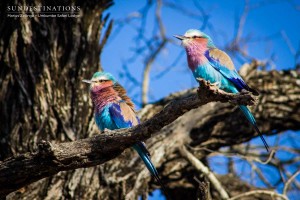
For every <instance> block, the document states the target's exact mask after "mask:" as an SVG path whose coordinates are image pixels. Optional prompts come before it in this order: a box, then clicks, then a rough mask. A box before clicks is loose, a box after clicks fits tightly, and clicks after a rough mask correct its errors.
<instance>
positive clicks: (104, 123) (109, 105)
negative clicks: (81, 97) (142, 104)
mask: <svg viewBox="0 0 300 200" xmlns="http://www.w3.org/2000/svg"><path fill="white" fill-rule="evenodd" d="M82 81H83V82H85V83H88V84H90V97H91V100H92V102H93V107H94V119H95V122H96V125H97V126H98V128H99V129H100V130H102V131H103V130H104V129H110V130H115V129H121V128H130V127H133V126H136V125H138V124H139V123H140V120H139V118H138V117H137V115H136V112H135V110H134V104H133V102H132V101H131V99H130V98H129V97H128V96H127V92H126V90H125V89H124V88H123V87H122V86H121V85H120V84H119V83H118V82H117V80H116V79H115V78H114V76H113V75H112V74H110V73H108V72H96V73H94V75H93V76H92V78H91V79H90V80H86V79H84V80H82ZM133 148H134V149H135V150H136V151H137V153H138V154H139V156H140V158H141V159H142V160H143V162H144V163H145V165H146V167H147V169H148V170H149V171H150V173H151V174H152V176H153V177H154V178H155V179H156V181H157V182H158V183H159V184H160V185H161V187H162V189H163V191H164V192H165V190H166V189H165V187H164V185H163V183H162V181H161V179H160V177H159V174H158V172H157V170H156V168H155V166H154V165H153V163H152V161H151V158H150V153H149V152H148V150H147V148H146V146H145V143H144V142H137V143H136V144H134V145H133Z"/></svg>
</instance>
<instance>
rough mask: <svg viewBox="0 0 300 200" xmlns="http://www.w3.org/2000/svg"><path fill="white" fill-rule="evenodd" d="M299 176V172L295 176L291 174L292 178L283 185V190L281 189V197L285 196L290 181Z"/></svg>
mask: <svg viewBox="0 0 300 200" xmlns="http://www.w3.org/2000/svg"><path fill="white" fill-rule="evenodd" d="M299 174H300V170H298V171H297V172H296V173H295V174H293V176H291V177H290V178H289V179H288V180H287V182H286V183H285V185H284V188H283V195H286V194H287V191H288V188H289V186H290V184H291V183H292V181H293V180H294V179H295V178H296V177H297V176H298V175H299Z"/></svg>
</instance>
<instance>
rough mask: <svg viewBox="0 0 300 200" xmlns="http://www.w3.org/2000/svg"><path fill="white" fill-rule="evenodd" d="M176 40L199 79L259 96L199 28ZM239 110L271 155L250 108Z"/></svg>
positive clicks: (224, 54) (226, 90)
mask: <svg viewBox="0 0 300 200" xmlns="http://www.w3.org/2000/svg"><path fill="white" fill-rule="evenodd" d="M174 37H175V38H177V39H179V40H181V44H182V46H183V47H184V48H185V51H186V55H187V61H188V67H189V68H190V70H191V71H192V73H193V75H194V77H195V78H196V79H198V78H200V79H204V80H206V81H209V82H210V83H211V84H213V85H217V86H218V87H219V88H220V89H221V90H223V91H225V92H228V93H234V94H236V93H239V92H241V91H242V90H247V91H249V92H251V93H253V94H255V95H258V91H257V90H256V89H253V88H251V87H249V86H248V85H247V84H246V83H245V81H244V80H243V79H242V77H241V76H240V75H239V74H238V72H237V70H236V69H235V67H234V64H233V62H232V60H231V58H230V57H229V56H228V54H227V53H225V52H224V51H222V50H220V49H218V48H217V47H216V46H215V45H214V43H213V41H212V39H211V38H210V37H209V36H208V35H207V34H205V33H203V32H201V31H199V30H197V29H189V30H187V31H186V33H185V34H184V35H174ZM239 108H240V109H241V111H242V112H243V114H244V115H245V117H246V118H247V120H248V121H249V122H250V124H251V125H252V126H253V128H254V129H255V131H256V132H257V133H258V135H259V136H260V138H261V140H262V142H263V144H264V146H265V148H266V150H267V152H269V145H268V144H267V142H266V140H265V139H264V137H263V135H262V133H261V131H260V130H259V129H258V127H257V123H256V120H255V118H254V116H253V115H252V113H251V112H250V110H249V109H248V107H247V106H245V105H239Z"/></svg>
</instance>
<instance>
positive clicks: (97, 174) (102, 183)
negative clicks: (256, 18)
mask: <svg viewBox="0 0 300 200" xmlns="http://www.w3.org/2000/svg"><path fill="white" fill-rule="evenodd" d="M64 2H65V3H63V2H62V3H60V4H61V6H62V5H74V6H80V15H81V17H80V18H37V17H35V18H9V17H3V16H2V17H1V23H0V62H1V69H0V71H1V72H0V83H1V84H0V85H1V86H0V89H1V93H0V109H1V110H0V119H1V123H0V130H1V135H0V141H1V146H0V159H1V160H4V159H6V158H8V157H11V156H14V155H18V154H20V153H24V152H28V151H33V150H34V149H36V148H37V143H38V142H39V141H41V140H47V141H50V142H56V143H59V142H65V141H74V140H77V139H81V138H86V137H90V136H91V133H93V132H95V130H96V127H95V125H94V121H93V114H92V109H91V108H92V106H91V102H90V100H89V96H88V95H89V94H88V88H87V86H85V85H84V84H82V83H81V80H82V79H83V78H86V77H91V75H92V74H93V72H95V71H97V70H100V69H101V67H100V61H99V59H100V58H99V55H100V54H101V51H102V48H103V46H104V44H105V41H106V40H105V38H107V37H108V34H109V30H110V28H108V31H107V32H105V33H103V26H104V25H105V24H106V22H107V18H106V17H103V16H102V15H103V11H104V10H105V9H107V8H108V7H109V6H110V5H111V1H109V0H106V1H105V0H102V1H95V0H91V1H86V2H85V1H82V2H81V1H76V2H74V3H66V1H64ZM7 5H27V6H29V5H39V4H38V1H37V0H36V1H29V0H28V1H25V0H24V1H23V3H19V4H18V3H17V1H15V2H14V3H12V2H10V1H8V0H6V1H5V2H3V3H1V9H2V10H3V9H6V6H7ZM47 5H48V4H47ZM1 13H3V12H1ZM108 26H109V27H111V23H109V25H108ZM100 35H104V37H103V38H104V40H102V41H101V42H100V44H99V40H100ZM256 67H257V65H256V64H255V63H253V64H252V65H249V66H245V67H244V68H243V69H242V71H241V72H242V74H243V75H247V76H245V78H246V81H247V82H249V84H250V85H252V86H254V87H256V88H258V89H259V90H260V92H261V95H260V96H259V99H258V104H257V105H256V106H253V112H254V113H255V117H256V118H257V121H258V125H259V127H260V129H261V130H262V131H263V132H264V133H266V134H277V133H280V132H282V131H285V130H299V129H300V89H299V81H300V73H299V72H297V71H292V70H291V71H280V72H278V71H270V72H267V71H256ZM191 92H195V91H186V92H180V93H177V94H174V95H171V96H169V97H166V98H165V99H162V100H161V101H158V102H157V103H156V104H153V105H146V106H145V107H144V108H143V109H142V110H141V111H140V113H139V114H140V116H141V119H142V121H144V120H146V119H149V118H151V117H152V116H153V115H154V114H156V113H158V112H159V111H160V110H162V109H163V108H164V106H165V105H167V104H168V103H169V102H170V101H171V100H174V99H177V98H182V97H183V96H186V95H187V94H190V93H191ZM200 98H203V97H200ZM236 127H239V128H236ZM255 136H256V133H255V132H254V130H252V128H251V127H250V125H249V124H248V123H247V122H246V120H245V119H244V118H243V117H242V114H241V113H240V111H239V110H238V109H236V108H235V107H233V106H232V105H230V104H221V103H210V104H207V105H204V106H202V107H200V108H197V109H194V110H191V111H189V112H188V113H186V114H184V115H183V116H181V117H180V118H178V119H177V120H176V121H175V122H173V123H171V124H170V125H168V126H165V127H164V128H163V129H162V130H161V131H160V134H157V135H156V136H154V137H152V138H151V139H149V140H148V141H147V146H148V147H149V151H150V153H151V154H152V160H153V163H154V164H155V166H157V167H158V170H159V173H160V174H161V175H162V181H163V182H164V183H165V184H166V185H167V188H168V193H169V194H170V196H171V198H172V199H197V198H196V197H197V195H199V193H201V191H200V190H201V189H200V188H201V187H202V186H201V184H200V185H199V182H197V181H196V180H195V179H194V177H196V178H197V179H198V180H201V181H204V182H205V180H203V178H202V177H201V173H200V172H199V171H197V170H196V169H195V168H194V167H193V166H192V165H191V164H190V162H188V160H187V159H186V158H185V157H184V156H183V155H182V154H181V153H180V148H181V147H182V145H189V146H192V147H197V148H199V147H203V148H209V149H211V150H217V149H219V148H220V147H224V146H232V145H234V144H239V143H242V142H245V141H249V140H250V139H251V138H253V137H255ZM192 151H193V153H194V154H195V155H196V157H197V158H199V159H200V160H201V161H203V162H204V163H206V159H205V157H206V155H207V154H208V153H207V152H206V151H203V150H192ZM218 178H219V180H220V181H221V183H223V185H224V187H225V189H226V190H227V191H228V192H229V194H230V195H235V194H239V193H242V192H245V191H248V190H251V189H254V187H252V186H250V185H248V184H246V183H244V182H243V181H241V180H240V179H238V177H234V176H233V175H232V174H228V175H226V176H219V177H218ZM232 183H236V184H232ZM156 187H157V185H156V183H155V181H153V180H152V179H151V177H150V176H149V173H148V171H147V169H145V167H144V166H143V165H142V162H141V160H140V159H139V158H138V156H137V155H136V154H135V153H134V152H133V150H131V149H127V150H126V151H125V152H123V153H122V155H120V156H119V157H118V158H117V159H113V160H111V161H109V162H106V163H104V164H102V165H99V166H97V167H90V168H82V169H77V170H71V171H64V172H60V173H58V174H57V175H55V176H51V177H49V178H45V179H42V180H39V181H37V182H35V183H32V184H31V185H29V186H26V187H24V188H22V189H20V190H18V191H16V192H13V193H11V194H10V195H8V197H7V199H25V198H26V199H41V200H42V199H124V198H126V199H136V198H137V196H138V195H141V194H146V193H147V192H148V191H152V190H153V189H154V188H156ZM211 193H212V195H213V199H220V197H218V193H217V192H216V190H215V189H214V188H213V187H212V186H211ZM255 197H256V196H255ZM268 198H269V197H268V196H264V195H260V196H259V197H257V199H268ZM251 199H253V198H251Z"/></svg>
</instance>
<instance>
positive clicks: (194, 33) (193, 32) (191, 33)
mask: <svg viewBox="0 0 300 200" xmlns="http://www.w3.org/2000/svg"><path fill="white" fill-rule="evenodd" d="M184 36H185V37H193V36H203V33H202V32H201V31H198V30H196V29H190V30H188V31H187V32H186V33H185V34H184Z"/></svg>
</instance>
